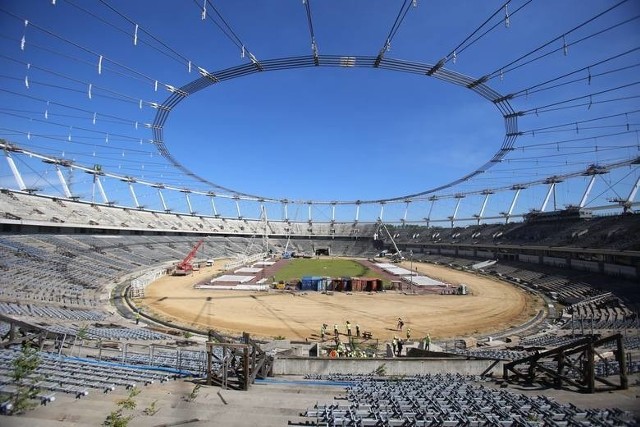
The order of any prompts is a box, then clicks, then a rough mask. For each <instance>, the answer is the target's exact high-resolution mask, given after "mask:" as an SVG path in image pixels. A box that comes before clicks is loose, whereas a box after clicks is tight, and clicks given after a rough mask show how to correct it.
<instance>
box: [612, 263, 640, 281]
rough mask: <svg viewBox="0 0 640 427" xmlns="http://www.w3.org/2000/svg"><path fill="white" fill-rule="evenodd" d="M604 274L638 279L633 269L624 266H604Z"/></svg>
mask: <svg viewBox="0 0 640 427" xmlns="http://www.w3.org/2000/svg"><path fill="white" fill-rule="evenodd" d="M604 272H605V273H607V274H611V275H614V276H623V277H627V278H630V279H635V278H636V277H638V273H637V271H636V268H635V267H631V266H625V265H616V264H605V265H604Z"/></svg>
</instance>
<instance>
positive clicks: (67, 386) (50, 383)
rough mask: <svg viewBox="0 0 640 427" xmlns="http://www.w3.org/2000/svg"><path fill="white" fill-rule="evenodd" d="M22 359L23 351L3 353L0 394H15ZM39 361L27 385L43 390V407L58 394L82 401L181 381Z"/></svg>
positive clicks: (49, 358)
mask: <svg viewBox="0 0 640 427" xmlns="http://www.w3.org/2000/svg"><path fill="white" fill-rule="evenodd" d="M19 355H20V350H17V349H2V350H0V393H5V394H12V393H14V392H15V385H14V384H13V380H12V379H11V370H12V362H13V361H14V360H15V359H16V358H17V357H18V356H19ZM38 359H39V364H38V367H37V369H36V370H35V371H34V373H33V374H31V375H30V377H29V378H27V381H31V382H32V384H34V386H35V387H36V388H38V389H39V390H41V393H40V395H39V396H40V398H41V403H43V404H46V403H48V402H50V401H53V400H55V393H66V394H71V395H72V396H75V397H76V398H81V397H84V396H87V395H88V394H89V393H93V392H99V393H107V392H110V391H113V390H115V389H116V388H118V387H124V388H132V387H137V386H138V385H148V384H152V383H154V382H165V381H167V380H169V379H174V378H176V377H177V374H176V373H167V372H162V371H159V370H152V369H148V370H140V369H133V368H128V367H124V366H119V365H116V364H112V363H104V362H98V361H95V362H93V361H90V360H80V359H76V358H65V357H60V356H58V355H55V354H52V353H46V352H39V353H38ZM51 392H53V394H52V393H51Z"/></svg>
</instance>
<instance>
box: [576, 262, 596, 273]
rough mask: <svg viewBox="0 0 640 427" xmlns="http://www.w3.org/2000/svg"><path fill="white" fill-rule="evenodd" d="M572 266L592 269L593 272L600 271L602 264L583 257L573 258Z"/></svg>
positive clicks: (579, 268) (578, 268)
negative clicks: (582, 258) (585, 259)
mask: <svg viewBox="0 0 640 427" xmlns="http://www.w3.org/2000/svg"><path fill="white" fill-rule="evenodd" d="M571 268H573V269H575V270H585V271H591V272H593V273H598V272H599V271H600V266H599V265H598V263H597V262H595V261H583V260H581V259H572V260H571Z"/></svg>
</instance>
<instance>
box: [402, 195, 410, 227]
mask: <svg viewBox="0 0 640 427" xmlns="http://www.w3.org/2000/svg"><path fill="white" fill-rule="evenodd" d="M409 203H411V200H405V201H404V215H403V216H402V223H403V224H405V223H406V222H407V213H408V212H409Z"/></svg>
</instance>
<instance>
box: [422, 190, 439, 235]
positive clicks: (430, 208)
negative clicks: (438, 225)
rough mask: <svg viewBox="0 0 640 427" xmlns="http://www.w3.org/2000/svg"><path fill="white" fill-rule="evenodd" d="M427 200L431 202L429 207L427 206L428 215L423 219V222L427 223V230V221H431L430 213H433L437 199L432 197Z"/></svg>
mask: <svg viewBox="0 0 640 427" xmlns="http://www.w3.org/2000/svg"><path fill="white" fill-rule="evenodd" d="M429 200H431V206H429V213H428V214H427V217H426V218H425V220H426V221H427V228H429V221H431V212H432V211H433V205H434V204H435V203H436V200H438V198H437V197H436V196H432V197H429Z"/></svg>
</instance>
